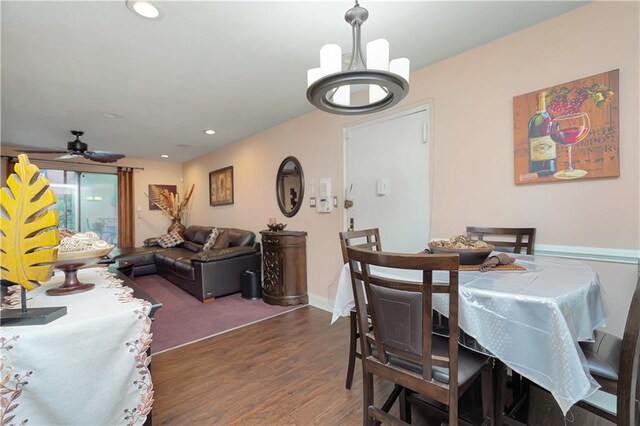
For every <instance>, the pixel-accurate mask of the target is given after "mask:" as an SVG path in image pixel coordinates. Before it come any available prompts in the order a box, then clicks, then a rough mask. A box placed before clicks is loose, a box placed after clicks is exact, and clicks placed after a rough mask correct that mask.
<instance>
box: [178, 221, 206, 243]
mask: <svg viewBox="0 0 640 426" xmlns="http://www.w3.org/2000/svg"><path fill="white" fill-rule="evenodd" d="M212 229H213V227H212V226H199V225H191V226H189V227H188V228H187V230H186V231H184V239H185V240H186V241H193V242H194V243H197V244H204V242H205V241H207V237H208V236H209V234H211V230H212Z"/></svg>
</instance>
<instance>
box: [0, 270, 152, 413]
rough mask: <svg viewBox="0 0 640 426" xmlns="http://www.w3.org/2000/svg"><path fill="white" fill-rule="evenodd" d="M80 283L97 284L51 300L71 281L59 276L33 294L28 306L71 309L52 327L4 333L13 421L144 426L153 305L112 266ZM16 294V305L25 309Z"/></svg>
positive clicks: (83, 274)
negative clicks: (53, 293) (133, 292)
mask: <svg viewBox="0 0 640 426" xmlns="http://www.w3.org/2000/svg"><path fill="white" fill-rule="evenodd" d="M78 278H79V279H80V281H82V282H88V283H95V284H96V287H95V288H94V289H93V290H90V291H88V292H85V293H80V294H74V295H68V296H58V297H52V296H47V295H46V294H45V291H46V290H47V289H48V288H51V287H57V286H59V285H60V284H62V283H63V282H64V276H63V275H62V274H59V273H57V274H56V275H55V276H54V277H53V278H52V279H51V280H50V281H49V282H48V283H46V284H44V285H42V286H41V287H38V288H36V289H34V290H32V291H30V292H28V293H27V307H29V308H32V307H33V308H35V307H45V306H66V307H67V315H65V316H63V317H61V318H59V319H57V320H55V321H53V322H51V323H49V324H46V325H37V326H35V325H34V326H20V327H2V328H0V364H2V365H1V369H2V380H1V382H0V383H1V386H0V392H2V404H1V405H2V407H1V408H0V417H1V420H3V421H4V422H7V423H6V424H9V423H11V424H16V425H18V424H22V422H24V421H27V420H28V424H29V425H112V424H123V425H139V424H142V423H144V421H145V419H146V417H147V414H148V413H149V412H150V411H151V406H152V404H153V384H152V383H151V377H150V374H149V370H148V369H147V366H148V364H149V362H150V361H151V359H150V358H148V357H147V354H146V351H147V348H148V347H149V344H150V343H151V336H152V335H151V333H150V327H151V320H150V319H149V317H148V314H149V312H150V309H151V306H150V305H149V303H148V302H146V301H143V300H140V299H135V298H133V297H132V296H131V289H130V288H129V287H125V286H122V284H121V282H122V281H121V280H118V279H117V278H114V277H113V274H111V273H109V272H108V271H107V270H106V269H105V268H95V269H84V270H80V271H78ZM14 287H17V286H14ZM15 295H16V296H17V298H14V297H11V296H10V298H11V300H10V302H11V301H13V302H17V303H18V304H17V307H18V309H19V306H20V305H19V297H20V293H19V292H17V293H16V294H15ZM6 306H7V305H6V304H5V306H3V307H6ZM0 314H1V313H0ZM5 398H6V399H5ZM9 400H10V401H9ZM2 424H5V423H2Z"/></svg>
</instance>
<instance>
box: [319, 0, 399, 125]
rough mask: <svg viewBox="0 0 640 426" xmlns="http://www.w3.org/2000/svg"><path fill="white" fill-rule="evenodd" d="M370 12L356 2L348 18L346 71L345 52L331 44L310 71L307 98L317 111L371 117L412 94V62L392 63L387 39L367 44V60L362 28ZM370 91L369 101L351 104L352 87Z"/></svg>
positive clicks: (325, 48)
mask: <svg viewBox="0 0 640 426" xmlns="http://www.w3.org/2000/svg"><path fill="white" fill-rule="evenodd" d="M368 17H369V11H367V9H365V8H364V7H361V6H360V5H359V4H358V1H357V0H356V4H355V6H354V7H352V8H351V9H349V10H348V11H347V13H346V14H345V15H344V19H345V20H346V21H347V22H348V23H349V24H350V25H351V38H352V41H351V43H352V50H351V59H350V61H349V65H348V66H347V68H346V70H345V71H343V70H342V49H341V48H340V46H338V45H337V44H327V45H325V46H323V47H322V48H321V49H320V68H312V69H310V70H308V71H307V84H308V87H307V99H308V100H309V102H311V103H312V104H313V105H315V106H316V108H318V109H321V110H322V111H326V112H330V113H332V114H343V115H356V114H369V113H373V112H378V111H382V110H385V109H387V108H391V107H392V106H394V105H395V104H397V103H398V102H400V101H401V100H402V99H403V98H404V97H405V96H406V95H407V93H408V92H409V59H407V58H399V59H394V60H392V61H391V62H389V42H388V41H387V40H385V39H383V38H381V39H378V40H374V41H371V42H369V43H367V48H366V61H365V57H364V54H363V50H362V44H361V36H360V28H361V27H362V24H363V23H364V22H365V21H366V20H367V18H368ZM356 85H365V86H368V88H369V102H368V103H365V104H359V105H352V104H351V86H356Z"/></svg>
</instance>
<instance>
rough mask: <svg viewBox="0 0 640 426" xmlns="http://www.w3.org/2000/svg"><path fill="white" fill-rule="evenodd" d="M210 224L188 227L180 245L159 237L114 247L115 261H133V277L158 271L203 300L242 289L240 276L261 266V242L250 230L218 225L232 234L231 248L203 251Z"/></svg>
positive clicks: (112, 256) (113, 257)
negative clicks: (137, 244)
mask: <svg viewBox="0 0 640 426" xmlns="http://www.w3.org/2000/svg"><path fill="white" fill-rule="evenodd" d="M212 229H213V227H211V226H195V225H192V226H189V227H188V228H187V230H186V231H185V233H184V240H185V242H184V243H182V244H180V245H179V246H177V247H172V248H162V247H160V246H159V245H158V242H157V238H148V239H146V240H145V242H144V245H145V246H144V247H136V248H128V249H115V250H113V251H112V253H111V255H110V257H111V258H112V259H113V260H119V261H128V262H132V263H133V264H134V269H133V274H134V276H140V275H147V274H154V273H157V274H158V275H160V276H162V277H164V278H166V279H167V280H169V281H171V282H172V283H174V284H176V285H177V286H178V287H180V288H182V289H183V290H185V291H187V292H188V293H191V294H192V295H194V296H195V297H197V298H198V299H200V300H201V301H202V302H209V301H212V300H213V299H214V298H216V297H220V296H225V295H227V294H231V293H237V292H239V291H240V275H241V274H242V272H244V271H246V270H250V269H258V270H259V269H260V267H261V256H260V243H257V242H256V241H255V239H256V235H255V234H254V233H253V232H251V231H246V230H242V229H237V228H218V229H219V230H223V229H224V230H226V232H227V233H228V235H229V247H227V248H220V249H215V250H209V251H201V250H202V246H203V245H204V243H205V241H206V239H207V237H208V236H209V234H210V233H211V230H212Z"/></svg>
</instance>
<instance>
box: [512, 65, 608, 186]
mask: <svg viewBox="0 0 640 426" xmlns="http://www.w3.org/2000/svg"><path fill="white" fill-rule="evenodd" d="M618 80H619V70H614V71H609V72H606V73H602V74H598V75H594V76H591V77H586V78H582V79H580V80H576V81H572V82H569V83H563V84H558V85H556V86H553V87H548V88H545V89H541V90H538V91H535V92H531V93H527V94H524V95H520V96H516V97H514V98H513V133H514V182H515V184H516V185H521V184H530V183H543V182H570V181H573V180H578V179H592V178H603V177H616V176H620V156H619V150H618V146H619V99H618V98H619V93H618Z"/></svg>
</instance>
